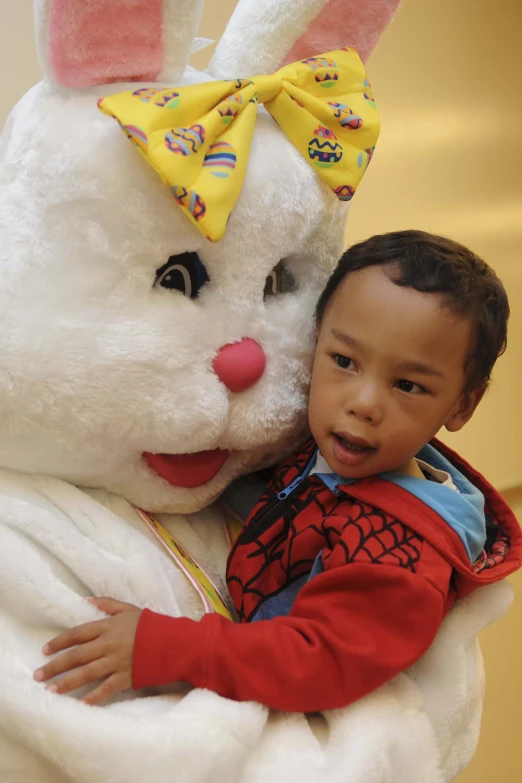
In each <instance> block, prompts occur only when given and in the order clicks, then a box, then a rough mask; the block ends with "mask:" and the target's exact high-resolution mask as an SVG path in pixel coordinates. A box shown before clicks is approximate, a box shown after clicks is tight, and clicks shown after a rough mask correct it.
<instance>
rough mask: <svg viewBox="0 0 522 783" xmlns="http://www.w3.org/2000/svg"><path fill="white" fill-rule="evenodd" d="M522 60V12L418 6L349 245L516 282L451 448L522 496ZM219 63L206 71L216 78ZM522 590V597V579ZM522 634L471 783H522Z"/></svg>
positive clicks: (401, 38) (11, 95)
mask: <svg viewBox="0 0 522 783" xmlns="http://www.w3.org/2000/svg"><path fill="white" fill-rule="evenodd" d="M296 1H297V0H296ZM347 2H349V0H347ZM31 6H32V3H30V2H29V0H24V2H20V3H14V2H13V0H0V17H1V18H2V26H1V28H0V73H1V74H2V76H3V79H2V88H1V90H0V125H1V124H2V123H3V120H4V119H5V116H6V114H7V112H8V110H9V108H10V106H11V105H12V104H13V103H14V102H15V100H16V99H17V98H18V97H19V96H20V95H21V94H22V93H23V92H24V91H25V90H26V89H27V88H28V87H29V86H30V85H31V84H33V83H34V82H35V81H37V80H38V79H39V69H38V65H37V62H36V55H35V53H34V46H33V41H32V8H31ZM234 6H235V0H219V3H216V2H212V0H207V11H206V13H205V16H204V19H203V22H202V25H201V31H200V32H201V35H204V36H207V37H211V38H218V37H219V34H220V32H221V30H222V29H223V28H224V25H225V22H226V19H227V17H228V15H229V13H230V11H231V9H232V8H233V7H234ZM521 50H522V4H521V3H520V0H458V2H455V0H405V3H404V6H403V8H402V10H401V11H400V12H399V14H398V16H397V18H396V20H395V22H394V24H393V26H392V27H391V28H390V30H389V31H388V32H387V33H386V35H385V37H384V38H383V40H382V42H381V44H380V46H379V48H378V50H377V51H376V53H375V54H374V55H373V56H372V58H371V60H370V62H369V64H368V66H369V71H370V77H371V80H372V84H373V87H374V90H375V93H376V97H377V100H378V104H379V107H380V111H381V116H382V122H383V130H382V135H381V140H380V142H379V145H378V149H377V151H376V154H375V158H374V161H373V163H372V166H371V167H370V170H369V172H368V175H367V177H366V178H365V180H364V182H363V184H362V185H361V188H360V190H359V191H358V194H357V197H356V199H355V200H354V203H353V207H352V213H351V220H350V225H349V233H348V239H349V241H350V242H354V241H357V240H359V239H363V238H365V237H367V236H370V235H371V234H374V233H377V232H381V231H390V230H394V229H399V228H412V227H414V228H422V229H426V230H428V231H435V232H439V233H444V234H447V235H450V236H452V237H453V238H455V239H457V240H459V241H461V242H463V243H465V244H468V245H469V246H470V247H471V248H472V249H473V250H475V251H476V252H477V253H479V254H480V255H483V256H484V257H485V258H486V259H487V260H488V261H489V262H490V263H491V264H492V265H493V266H494V267H495V268H496V269H497V271H498V273H499V275H500V276H501V277H502V279H503V280H504V282H505V284H506V287H507V289H508V292H509V295H510V299H511V305H512V310H513V317H512V322H511V333H510V347H509V349H508V353H507V354H506V356H505V358H504V359H502V360H501V361H500V362H499V365H498V369H497V371H496V373H495V379H494V384H493V386H492V389H491V391H490V392H489V394H488V396H487V398H486V399H485V401H484V402H483V403H482V405H481V407H480V408H479V411H478V412H477V414H476V417H475V419H474V420H473V422H472V423H471V424H470V425H469V426H468V428H466V429H465V430H463V432H462V433H459V434H457V435H455V436H452V437H451V438H449V437H448V438H447V440H448V442H449V443H451V444H452V445H454V446H455V447H456V448H457V449H459V450H460V451H461V452H462V453H463V454H464V455H465V456H467V457H468V458H469V459H470V460H471V461H472V462H473V463H474V464H475V465H476V466H477V467H478V468H479V469H480V470H482V471H483V472H484V473H485V474H486V475H487V476H488V477H489V478H490V480H491V481H492V482H493V483H495V484H496V485H497V486H498V487H500V488H507V487H511V486H515V485H518V484H522V417H521V414H520V405H519V389H521V388H522V260H521V259H520V253H521V247H522V153H521V147H522V145H521V143H520V138H521V128H522V87H521V84H522V56H521ZM210 52H211V49H209V50H205V51H203V52H200V53H199V54H197V55H195V56H194V57H193V64H194V65H196V66H198V67H199V66H204V65H205V63H206V61H207V60H208V55H209V53H210ZM241 75H244V74H241ZM520 512H521V515H522V505H521V507H520ZM513 581H514V584H515V586H516V588H517V590H518V592H519V593H521V592H522V578H521V577H520V576H518V578H515V579H514V580H513ZM521 628H522V606H520V605H519V604H517V603H516V604H515V608H514V609H513V611H512V612H511V613H510V615H509V616H508V617H507V618H505V619H504V620H502V621H501V622H499V623H497V624H495V625H494V626H493V627H492V628H490V629H488V630H487V631H486V632H485V633H484V634H483V639H482V643H483V649H484V654H485V659H486V667H487V672H488V689H487V696H486V706H485V714H484V725H483V733H482V738H481V744H480V748H479V751H478V753H477V756H476V757H475V759H474V761H473V763H472V765H471V766H470V767H469V769H468V770H467V771H466V772H465V773H464V774H463V775H462V776H461V777H460V778H459V781H458V783H490V782H491V780H493V779H497V780H499V781H501V783H520V781H522V749H521V748H520V747H519V744H520V743H519V740H520V737H521V736H522V728H521V727H522V675H521V673H520V672H521V668H522V667H521V661H522V636H521V631H520V629H521ZM397 783H400V781H397Z"/></svg>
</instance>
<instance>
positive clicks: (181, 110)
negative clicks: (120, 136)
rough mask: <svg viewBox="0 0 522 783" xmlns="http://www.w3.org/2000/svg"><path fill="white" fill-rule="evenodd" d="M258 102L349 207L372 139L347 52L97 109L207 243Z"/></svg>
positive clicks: (116, 98) (218, 223)
mask: <svg viewBox="0 0 522 783" xmlns="http://www.w3.org/2000/svg"><path fill="white" fill-rule="evenodd" d="M258 103H262V104H264V106H265V108H266V109H267V111H268V112H270V114H271V115H272V117H273V118H274V120H275V121H276V122H277V124H278V125H279V127H280V128H281V130H282V131H283V132H284V133H285V134H286V136H287V137H288V138H289V139H290V141H291V142H292V144H293V145H294V146H295V147H296V148H297V149H298V150H299V152H300V153H301V155H302V156H303V158H304V159H305V160H306V161H307V162H308V163H309V164H310V165H311V166H312V167H313V168H314V169H315V170H316V171H317V173H318V175H319V176H320V177H321V179H322V180H323V181H324V182H326V184H327V185H329V186H330V188H332V190H333V191H334V193H335V194H336V195H337V197H338V198H339V199H341V200H343V201H349V200H350V199H351V198H352V196H353V194H354V192H355V189H356V187H357V185H358V184H359V182H360V180H361V178H362V176H363V174H364V172H365V170H366V168H367V166H368V163H369V161H370V160H371V157H372V154H373V148H374V147H375V143H376V141H377V137H378V135H379V117H378V113H377V110H376V108H375V103H374V100H373V94H372V92H371V89H370V87H369V84H368V80H367V78H366V73H365V70H364V66H363V64H362V62H361V60H360V59H359V56H358V54H357V52H356V51H355V50H354V49H351V48H348V49H339V50H337V51H334V52H330V53H329V54H325V55H321V56H320V57H310V58H308V59H307V60H302V61H301V62H297V63H293V64H291V65H286V66H285V67H284V68H281V69H280V70H279V71H277V73H275V74H274V75H273V76H256V77H254V78H253V79H237V80H236V81H219V82H208V83H205V84H197V85H191V86H186V87H175V88H169V89H166V90H165V89H162V90H160V89H157V88H154V87H142V88H140V89H137V90H134V91H133V92H122V93H118V94H116V95H111V96H108V97H106V98H103V99H101V100H100V101H99V103H98V105H99V107H100V109H101V110H102V112H104V113H105V114H108V115H109V116H112V117H114V118H115V119H116V120H117V121H118V122H119V123H120V125H121V127H122V129H123V130H124V132H125V134H126V135H127V136H128V138H129V139H130V140H131V141H132V142H133V143H134V144H136V146H137V147H138V149H139V150H140V152H141V153H142V154H143V155H144V156H145V158H146V159H147V161H148V162H149V163H150V165H151V166H153V168H154V169H155V170H156V171H157V172H158V174H159V175H160V177H161V178H162V179H163V180H164V182H165V183H166V185H167V187H168V188H169V189H170V191H171V193H172V195H173V196H174V198H175V199H176V201H177V203H178V204H179V205H180V206H181V207H182V208H183V209H184V211H185V212H186V214H187V215H188V216H189V218H190V219H191V220H192V222H193V223H194V224H195V225H196V226H197V228H198V229H199V230H200V231H201V232H202V233H203V235H204V236H206V237H207V239H210V240H211V241H213V242H215V241H217V240H219V239H221V238H222V236H223V234H224V233H225V229H226V225H227V222H228V219H229V217H230V213H231V212H232V210H233V208H234V205H235V203H236V201H237V199H238V197H239V194H240V192H241V187H242V185H243V181H244V178H245V172H246V167H247V163H248V155H249V150H250V146H251V143H252V136H253V133H254V127H255V122H256V116H257V106H258Z"/></svg>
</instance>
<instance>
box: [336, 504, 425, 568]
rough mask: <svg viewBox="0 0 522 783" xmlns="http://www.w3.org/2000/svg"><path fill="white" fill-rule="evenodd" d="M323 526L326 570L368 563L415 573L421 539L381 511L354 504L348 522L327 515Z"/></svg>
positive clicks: (365, 505)
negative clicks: (396, 567) (325, 538)
mask: <svg viewBox="0 0 522 783" xmlns="http://www.w3.org/2000/svg"><path fill="white" fill-rule="evenodd" d="M340 522H341V523H342V528H341V525H340ZM323 527H324V528H325V535H326V537H327V539H328V541H329V543H330V549H329V550H325V551H324V554H323V565H324V567H325V569H329V568H336V567H338V566H341V565H346V564H348V563H368V564H374V565H384V564H385V565H395V566H398V567H399V568H405V569H407V570H408V571H411V572H412V573H415V571H416V565H417V563H418V562H419V560H420V556H421V548H422V543H423V542H422V538H421V537H420V536H418V535H417V534H416V533H414V532H413V530H410V528H408V527H407V526H406V525H404V524H402V522H399V521H398V520H397V519H395V518H394V517H392V516H390V515H389V514H387V513H386V512H384V511H381V510H380V509H377V508H372V507H371V506H369V505H367V504H366V503H362V502H360V501H354V502H353V505H352V507H351V510H350V514H349V518H348V519H343V520H339V519H338V518H336V517H335V516H327V517H326V518H325V519H324V522H323Z"/></svg>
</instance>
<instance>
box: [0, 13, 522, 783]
mask: <svg viewBox="0 0 522 783" xmlns="http://www.w3.org/2000/svg"><path fill="white" fill-rule="evenodd" d="M257 1H258V0H252V2H253V3H254V4H255V3H257ZM167 5H168V4H166V5H165V8H167ZM294 5H295V13H296V21H297V18H298V17H299V14H300V13H301V12H303V13H304V11H303V9H305V6H306V7H307V8H308V10H307V11H306V13H307V14H308V13H309V12H310V9H311V7H312V6H311V5H309V4H307V3H305V2H302V3H297V4H294ZM129 7H130V6H129ZM185 7H188V6H185ZM242 7H246V6H242ZM285 7H286V8H287V9H288V8H290V7H291V4H288V3H286V4H285ZM169 8H171V9H173V8H174V4H172V5H171V6H169ZM179 8H182V5H181V4H180V6H179ZM274 8H275V6H273V9H274ZM38 9H39V11H40V16H37V33H38V38H39V40H40V42H42V41H43V40H44V39H45V24H46V12H47V10H46V9H47V3H44V2H38V3H37V10H38ZM190 9H191V13H192V12H194V13H196V11H195V10H194V9H196V10H197V3H194V4H190ZM273 9H272V10H273ZM165 18H166V20H167V21H170V20H174V18H175V14H173V13H172V15H171V16H168V14H167V16H166V17H165ZM194 18H195V17H192V16H191V17H190V20H192V21H190V20H189V22H190V24H193V21H194ZM303 18H304V17H303ZM287 21H288V18H287V14H286V12H285V13H284V14H283V13H281V16H280V22H281V25H282V27H284V26H285V25H286V23H287ZM276 22H277V19H276ZM183 24H184V22H183V20H180V25H181V27H180V29H182V28H183ZM234 24H235V23H234ZM183 29H184V28H183ZM277 29H278V25H277V23H276V25H275V27H273V34H274V35H276V33H277ZM281 29H282V28H281ZM285 29H286V28H285ZM265 33H266V31H265ZM176 34H177V33H176V31H175V30H174V31H173V32H172V36H173V37H172V40H174V39H175V36H176ZM281 35H286V33H285V32H284V30H283V32H282V33H281ZM267 46H269V41H267ZM185 49H186V51H188V47H185ZM173 62H174V60H173ZM42 64H43V67H44V71H45V69H46V62H45V59H44V60H43V63H42ZM172 68H174V70H175V67H174V65H172ZM46 75H47V77H49V78H48V80H47V81H46V82H44V83H42V84H40V85H37V86H36V87H35V88H33V89H32V90H31V91H30V92H29V93H28V94H27V95H26V96H25V97H24V98H23V99H22V101H21V102H20V104H19V105H18V106H17V107H16V108H15V110H14V111H13V113H12V115H11V117H10V119H9V120H8V122H7V124H6V127H5V129H4V133H3V135H2V137H1V139H0V271H1V277H0V281H1V282H0V542H1V546H0V780H7V781H8V783H22V781H23V783H33V781H34V783H47V782H48V781H49V782H51V781H52V783H62V782H65V781H71V782H72V781H74V783H79V782H80V783H82V782H83V781H85V783H91V781H94V780H96V781H100V782H101V783H119V781H125V782H126V783H141V781H143V780H146V779H149V778H150V779H152V780H156V781H159V782H160V783H161V781H169V782H170V781H171V780H172V779H173V778H175V779H176V780H177V781H187V783H200V781H201V783H203V781H207V780H215V781H218V783H219V782H220V781H224V780H227V781H232V782H233V781H244V783H265V781H266V783H268V782H269V781H270V783H272V782H273V781H275V782H276V783H278V782H279V781H286V780H300V781H310V783H312V781H313V783H316V782H319V781H325V782H326V781H328V783H334V782H335V781H339V783H340V782H341V781H343V783H352V782H353V783H360V781H361V780H364V781H365V783H389V782H390V781H392V780H393V781H394V783H395V782H397V783H399V781H400V783H424V782H426V783H442V782H443V781H447V780H450V779H451V777H452V776H453V775H454V774H455V773H456V771H457V770H458V769H459V768H460V767H462V766H464V765H465V763H466V762H467V761H468V759H469V758H470V755H471V754H472V752H473V749H474V747H475V744H476V740H477V731H478V719H479V715H480V707H481V699H482V684H481V679H480V671H481V669H480V660H479V658H478V654H477V651H476V648H475V638H476V635H477V633H478V630H479V628H480V627H481V626H482V624H483V623H486V622H488V621H489V620H492V619H494V618H495V617H496V616H498V615H500V614H501V613H503V611H504V610H505V609H506V606H507V602H508V601H507V599H506V593H507V592H509V589H508V588H507V587H506V586H499V587H497V588H492V589H488V590H484V591H480V593H478V594H477V595H476V596H475V597H474V598H472V599H470V600H469V601H467V602H464V603H463V604H462V605H461V606H460V607H458V608H457V609H455V611H454V612H453V613H452V615H451V616H450V617H449V618H448V619H447V621H446V623H445V625H444V629H443V631H442V632H441V634H440V636H439V639H438V640H437V642H436V643H435V645H434V647H433V649H432V650H431V651H430V653H429V654H428V656H427V657H426V658H425V659H424V662H421V663H420V664H419V665H418V666H417V667H416V668H415V669H414V670H413V671H412V673H410V675H408V676H407V675H404V676H403V677H400V678H398V679H397V680H396V681H394V682H393V683H390V684H389V685H388V686H386V687H385V688H384V689H382V690H381V691H379V692H378V693H376V694H374V695H373V696H371V697H369V698H368V699H365V700H363V701H362V702H360V703H359V704H357V705H354V706H353V707H351V708H350V709H348V710H344V711H339V712H337V713H332V714H328V715H327V716H326V722H327V723H326V725H327V728H328V731H327V732H325V724H324V723H322V724H321V723H319V724H318V725H316V724H315V723H313V722H312V723H309V722H308V721H307V719H306V718H305V717H304V716H303V715H293V716H288V715H277V716H275V715H272V716H270V717H269V716H268V711H267V710H265V709H264V708H261V707H260V706H259V705H254V704H236V703H234V702H228V701H226V700H223V699H220V698H219V697H217V696H215V695H213V694H210V693H206V692H202V691H193V692H191V693H189V694H188V695H186V694H185V695H183V694H180V693H177V694H176V695H170V696H168V697H166V696H162V697H158V696H156V697H154V698H151V699H145V698H142V699H131V700H124V701H120V702H117V703H115V704H113V705H111V706H110V707H108V708H104V709H100V708H88V707H86V706H85V705H82V704H80V703H79V702H77V701H76V700H75V699H74V698H64V697H62V698H60V697H57V696H54V695H53V694H50V693H48V692H46V691H45V690H44V689H43V688H42V686H40V685H37V684H36V683H35V682H33V680H32V672H33V670H34V669H35V668H36V667H37V666H38V665H39V664H40V663H41V661H42V656H41V653H40V648H41V645H42V644H43V643H44V642H45V641H47V640H48V639H49V638H50V637H51V636H52V635H53V634H54V633H55V632H57V631H59V630H60V629H61V628H67V627H71V626H73V625H76V624H78V623H81V622H85V621H86V620H89V619H92V618H94V617H95V614H94V610H93V609H92V607H89V606H88V605H87V604H86V603H85V602H84V601H83V600H82V596H85V595H88V594H95V595H102V594H110V595H112V596H114V597H115V598H120V599H122V600H127V601H133V602H135V603H137V604H138V605H140V606H145V605H146V606H150V607H151V608H154V609H159V610H161V611H165V612H170V613H172V614H174V615H179V614H186V615H188V616H190V617H198V616H199V615H198V613H200V611H201V609H200V607H199V604H198V599H197V596H196V595H195V593H193V592H192V590H191V589H190V588H189V587H188V585H187V583H186V582H185V578H184V577H183V575H182V574H181V573H179V572H178V571H177V570H176V568H175V567H174V566H173V565H172V563H171V562H170V561H169V559H168V558H167V556H166V555H165V553H164V552H163V551H162V550H160V549H159V547H158V545H157V544H156V542H155V541H153V540H152V539H151V538H150V535H149V534H148V532H147V530H146V529H145V528H144V526H143V524H142V523H141V522H140V521H139V519H138V518H137V516H136V514H135V513H134V511H133V509H132V506H131V504H137V505H140V506H142V507H145V508H148V509H149V510H153V511H157V512H169V513H171V514H172V513H174V512H176V513H178V514H180V513H188V512H194V511H196V510H198V509H201V510H200V511H199V513H198V514H197V515H195V516H191V517H182V516H176V517H170V518H168V519H166V520H165V522H166V524H167V525H168V526H169V527H170V529H171V530H172V532H173V533H175V535H176V536H177V537H178V538H179V539H180V540H181V541H182V543H183V544H184V545H185V546H186V547H187V548H188V550H189V551H190V552H191V553H192V554H193V555H194V556H195V557H196V558H198V559H200V560H201V561H202V564H203V565H204V567H206V568H207V569H208V570H209V571H210V572H211V573H213V574H214V575H215V576H216V578H218V579H219V578H220V576H219V573H220V572H222V570H223V566H224V561H225V557H226V549H225V543H224V538H223V536H222V534H221V530H220V528H219V523H218V520H217V517H216V512H215V509H213V508H212V507H210V506H209V504H210V503H211V502H212V501H213V500H214V499H215V498H216V497H217V496H218V495H219V493H220V492H221V491H222V490H223V488H224V487H225V486H227V485H228V484H229V483H230V481H231V480H232V479H233V478H234V477H236V476H238V475H239V474H240V473H242V472H246V471H249V470H252V469H253V468H255V467H256V466H257V465H261V464H264V463H267V462H274V461H275V460H276V459H277V458H278V457H280V456H281V454H282V453H283V452H285V451H287V450H288V449H290V448H291V447H292V446H294V445H295V443H296V441H297V440H298V438H299V437H300V435H301V433H302V429H303V423H304V421H305V417H306V395H307V384H308V378H309V369H310V361H311V355H312V348H313V339H312V312H313V307H314V304H315V300H316V297H317V294H318V292H319V290H320V288H321V287H322V285H323V284H324V282H325V280H326V278H327V276H328V274H329V273H330V271H331V270H332V268H333V266H334V264H335V262H336V260H337V258H338V256H339V254H340V250H341V247H342V241H343V233H344V218H345V216H346V206H345V205H343V204H340V203H339V202H337V201H336V199H335V198H334V196H333V195H332V193H331V192H330V191H328V189H327V188H326V187H325V186H323V185H322V184H321V183H320V182H319V180H318V178H317V177H316V176H315V174H314V172H313V171H312V169H311V167H310V166H308V164H307V163H306V162H305V161H304V160H303V159H302V158H301V157H300V155H299V153H298V152H297V151H296V150H295V149H294V148H293V146H292V145H291V144H290V142H289V141H288V140H287V139H286V137H285V136H284V135H283V134H282V133H281V132H280V130H279V129H278V128H277V126H276V124H275V123H274V121H273V120H272V119H271V118H270V117H269V116H268V115H267V113H266V112H265V111H264V110H263V109H260V111H259V116H258V123H257V127H256V131H255V136H254V141H253V146H252V151H251V156H250V160H249V165H248V171H247V176H246V181H245V185H244V188H243V191H242V193H241V196H240V198H239V201H238V203H237V206H236V207H235V209H234V212H233V214H232V217H231V220H230V223H229V226H228V228H227V232H226V235H225V237H224V239H223V240H222V241H220V242H218V243H216V244H211V243H209V242H207V241H206V240H205V239H204V238H203V237H202V236H201V235H200V234H199V232H198V231H197V230H196V229H195V228H194V227H193V226H192V225H191V224H190V223H189V222H188V220H187V219H186V218H185V217H184V215H183V214H182V213H181V211H180V210H179V208H178V207H177V206H176V204H175V203H174V201H173V200H172V198H171V197H170V195H169V194H168V192H167V191H166V189H165V188H164V186H163V184H162V183H161V182H160V180H159V179H158V178H157V177H156V175H155V174H154V172H153V171H152V170H151V169H150V168H149V167H148V165H147V164H146V162H145V161H144V160H143V159H142V158H141V157H140V156H139V155H138V153H137V152H136V150H135V149H134V148H133V147H132V146H131V145H130V144H129V142H128V141H127V140H126V139H125V138H124V136H123V134H122V133H121V131H120V130H119V129H118V127H117V124H116V123H115V122H113V121H112V120H110V119H109V118H107V117H106V116H103V115H102V114H101V113H100V112H99V111H98V110H97V108H96V99H97V98H98V97H101V96H102V95H104V94H107V93H109V92H114V91H119V90H121V89H125V88H127V89H128V88H130V87H131V85H114V86H111V87H105V88H101V89H96V90H89V89H87V90H83V91H82V92H81V93H75V92H73V91H70V90H67V91H58V90H56V89H55V88H54V87H53V86H52V79H51V76H52V75H50V74H49V73H47V71H46ZM233 75H236V74H233ZM239 75H243V74H241V73H239ZM206 78H211V77H210V76H208V75H205V74H197V73H196V72H194V71H192V70H189V71H187V73H186V75H185V76H184V79H183V81H184V82H185V83H189V82H197V81H202V80H205V79H206ZM137 86H138V85H136V84H134V85H132V87H133V88H136V87H137ZM187 250H191V251H197V252H198V253H199V255H200V258H201V260H202V261H203V263H204V264H205V266H206V268H207V271H208V274H209V276H210V282H209V283H208V284H207V285H206V286H205V287H204V288H203V289H202V292H201V295H200V297H199V298H198V299H197V300H195V301H192V300H189V299H187V298H184V297H183V296H182V295H181V294H180V293H177V292H172V291H171V292H169V291H167V290H164V289H161V288H153V282H154V279H155V272H156V270H157V269H158V268H159V267H161V266H162V265H163V264H164V263H165V262H166V261H167V259H168V258H169V257H170V256H171V255H173V254H177V253H181V252H184V251H187ZM281 259H285V260H286V263H287V264H288V265H289V267H290V268H291V269H292V271H293V273H294V275H295V277H296V279H297V282H298V288H297V291H296V292H295V293H292V294H288V295H284V296H281V297H276V298H275V299H273V300H271V301H268V302H265V301H264V300H263V288H264V283H265V280H266V277H267V275H269V273H270V272H271V270H272V269H273V268H274V267H275V265H276V264H277V263H278V262H279V261H280V260H281ZM243 337H251V338H253V339H255V340H257V341H258V343H259V344H260V345H261V346H262V347H263V349H264V351H265V353H266V355H267V369H266V372H265V374H264V375H263V377H262V378H261V380H260V381H259V382H258V384H256V385H255V386H254V387H253V388H251V389H250V390H249V391H247V392H244V393H243V394H237V395H233V394H230V393H229V392H228V391H227V390H226V388H225V387H224V386H223V385H222V384H221V383H220V381H219V380H218V378H217V376H216V375H215V373H214V372H213V369H212V361H213V358H214V356H215V355H216V352H217V351H218V350H219V348H220V347H221V346H223V345H224V344H227V343H229V342H232V341H236V340H240V339H241V338H243ZM216 447H220V448H226V449H230V450H231V451H232V455H231V457H230V458H229V460H228V461H227V462H226V463H225V465H224V467H223V468H222V469H221V471H220V472H219V473H218V475H217V476H216V477H215V478H214V479H213V480H212V481H210V482H209V483H208V484H207V485H205V486H203V487H201V488H199V489H196V490H187V489H176V488H174V487H172V486H170V485H169V484H167V483H166V482H165V481H163V480H162V479H160V478H159V477H158V476H157V475H156V474H155V473H153V472H152V471H151V470H150V469H149V468H148V467H147V465H146V463H145V462H144V460H143V459H142V456H141V455H142V453H143V452H144V451H157V452H168V453H181V454H183V453H187V452H195V451H200V450H207V449H214V448H216ZM82 488H83V489H82ZM85 488H91V489H89V490H87V489H85ZM140 695H145V694H140Z"/></svg>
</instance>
